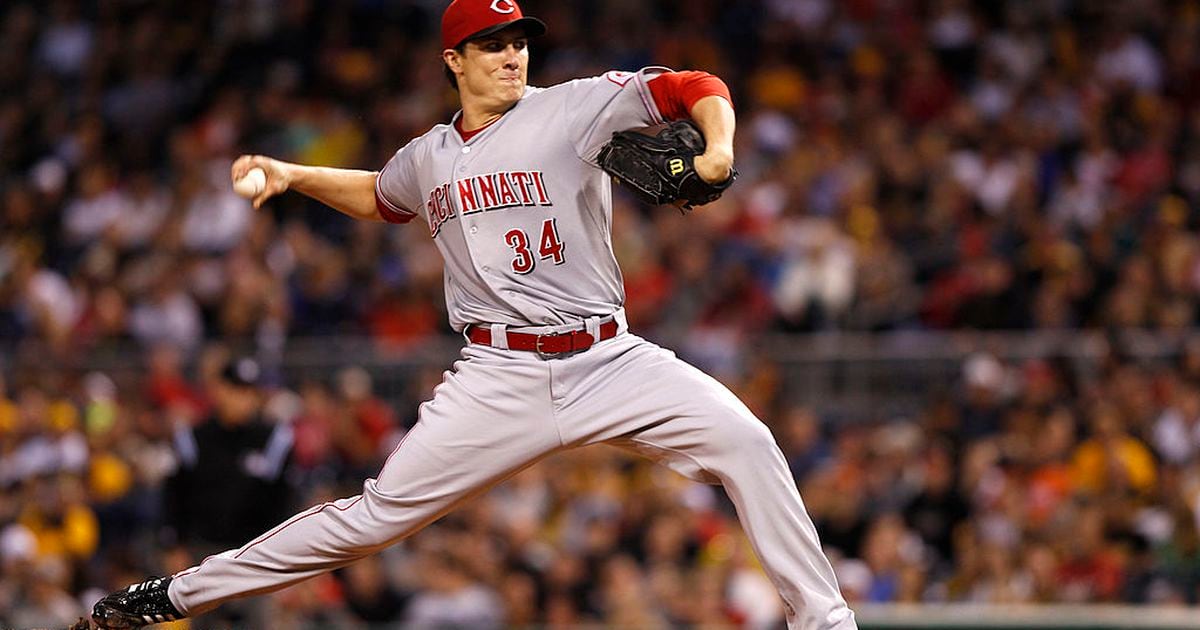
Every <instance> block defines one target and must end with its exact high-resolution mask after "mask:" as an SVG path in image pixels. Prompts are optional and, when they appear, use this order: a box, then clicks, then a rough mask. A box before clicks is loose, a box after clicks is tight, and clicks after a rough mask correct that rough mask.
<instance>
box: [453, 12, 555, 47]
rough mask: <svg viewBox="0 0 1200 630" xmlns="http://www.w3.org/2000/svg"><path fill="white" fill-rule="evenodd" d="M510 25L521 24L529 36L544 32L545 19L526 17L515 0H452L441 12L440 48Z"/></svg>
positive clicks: (456, 44) (489, 33)
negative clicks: (444, 10)
mask: <svg viewBox="0 0 1200 630" xmlns="http://www.w3.org/2000/svg"><path fill="white" fill-rule="evenodd" d="M513 25H519V26H521V27H522V28H524V29H525V34H526V35H528V36H530V37H537V36H539V35H544V34H545V33H546V25H545V23H543V22H542V21H541V20H539V19H537V18H534V17H525V16H524V15H523V14H522V13H521V7H519V6H517V0H454V1H453V2H451V3H450V6H448V7H446V12H445V13H443V14H442V48H443V49H446V48H454V47H455V46H458V45H459V44H461V43H463V42H465V41H467V40H468V39H475V38H476V37H483V36H484V35H491V34H492V33H495V32H496V31H499V30H500V29H504V28H508V27H510V26H513Z"/></svg>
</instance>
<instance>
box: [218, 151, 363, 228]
mask: <svg viewBox="0 0 1200 630" xmlns="http://www.w3.org/2000/svg"><path fill="white" fill-rule="evenodd" d="M256 166H257V167H259V168H261V169H262V170H263V172H264V173H266V176H267V184H266V186H264V187H263V190H262V192H260V193H259V194H258V195H257V196H256V197H254V199H253V200H252V202H253V203H254V207H255V208H261V207H262V204H263V203H264V202H266V201H267V200H268V199H270V198H271V197H274V196H275V195H278V194H280V193H282V192H284V191H286V190H295V191H296V192H298V193H301V194H303V195H306V196H308V197H312V198H313V199H316V200H317V201H320V202H321V203H323V204H325V205H327V206H329V207H331V208H333V209H335V210H337V211H339V212H341V213H343V214H346V215H348V216H351V217H354V218H355V219H363V220H365V221H384V220H385V218H384V217H383V215H382V214H381V212H382V211H381V210H380V208H379V207H378V206H377V204H376V196H375V182H376V179H377V178H378V177H379V173H378V172H376V171H362V170H356V169H345V168H328V167H324V166H306V165H304V164H294V163H291V162H284V161H282V160H276V159H274V158H269V157H267V156H265V155H243V156H241V157H239V158H238V159H237V160H235V161H234V163H233V168H232V169H231V171H230V175H231V177H232V180H233V181H237V180H238V179H240V178H242V177H243V176H244V175H245V174H246V173H247V172H249V171H250V169H252V168H254V167H256Z"/></svg>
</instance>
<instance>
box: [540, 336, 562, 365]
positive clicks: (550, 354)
mask: <svg viewBox="0 0 1200 630" xmlns="http://www.w3.org/2000/svg"><path fill="white" fill-rule="evenodd" d="M553 336H554V335H544V334H539V335H538V336H537V337H535V338H534V340H533V351H534V352H536V353H537V355H538V356H539V357H541V358H542V359H550V358H553V357H554V355H556V354H560V353H558V352H545V351H543V350H542V339H544V338H546V337H553Z"/></svg>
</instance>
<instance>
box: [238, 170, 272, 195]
mask: <svg viewBox="0 0 1200 630" xmlns="http://www.w3.org/2000/svg"><path fill="white" fill-rule="evenodd" d="M266 187H267V174H266V172H265V171H263V170H262V169H261V168H259V167H257V166H255V167H254V168H252V169H250V171H249V172H248V173H246V174H245V175H243V176H242V178H241V179H239V180H237V181H236V182H233V192H235V193H237V194H239V195H241V196H243V197H245V198H246V199H253V198H255V197H257V196H258V194H259V193H261V192H262V191H263V189H264V188H266Z"/></svg>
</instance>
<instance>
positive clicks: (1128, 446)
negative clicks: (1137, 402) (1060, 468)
mask: <svg viewBox="0 0 1200 630" xmlns="http://www.w3.org/2000/svg"><path fill="white" fill-rule="evenodd" d="M1090 415H1091V420H1092V437H1090V438H1089V439H1087V440H1086V441H1084V442H1083V443H1082V444H1080V445H1079V446H1078V447H1077V448H1076V449H1075V453H1074V456H1073V457H1072V462H1071V468H1072V472H1073V475H1074V478H1075V487H1076V488H1077V489H1078V490H1079V491H1081V492H1084V493H1088V494H1103V493H1109V492H1116V491H1120V490H1125V489H1129V490H1135V491H1137V492H1139V493H1143V492H1149V491H1150V490H1152V489H1153V488H1154V485H1155V483H1157V481H1158V469H1157V465H1156V462H1155V460H1154V456H1153V455H1152V454H1151V453H1150V449H1149V448H1148V447H1147V446H1146V445H1145V444H1143V443H1142V441H1141V440H1139V439H1137V438H1136V437H1134V436H1132V435H1130V434H1129V432H1128V431H1127V430H1126V429H1125V421H1124V418H1122V417H1121V412H1120V410H1119V409H1117V407H1116V406H1114V405H1112V404H1111V403H1108V402H1099V403H1096V404H1095V405H1093V407H1092V410H1091V414H1090Z"/></svg>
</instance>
